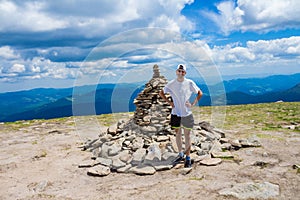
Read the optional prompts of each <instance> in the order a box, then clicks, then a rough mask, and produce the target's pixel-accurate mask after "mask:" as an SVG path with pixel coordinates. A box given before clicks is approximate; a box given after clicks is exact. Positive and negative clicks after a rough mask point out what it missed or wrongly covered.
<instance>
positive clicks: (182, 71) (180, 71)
mask: <svg viewBox="0 0 300 200" xmlns="http://www.w3.org/2000/svg"><path fill="white" fill-rule="evenodd" d="M177 71H178V72H179V73H185V71H184V70H180V69H178V70H177Z"/></svg>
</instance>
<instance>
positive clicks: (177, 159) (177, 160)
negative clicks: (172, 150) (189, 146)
mask: <svg viewBox="0 0 300 200" xmlns="http://www.w3.org/2000/svg"><path fill="white" fill-rule="evenodd" d="M182 160H184V157H183V156H180V155H178V156H177V157H176V158H175V159H174V160H173V161H172V164H173V166H175V165H177V164H178V163H180V162H181V161H182Z"/></svg>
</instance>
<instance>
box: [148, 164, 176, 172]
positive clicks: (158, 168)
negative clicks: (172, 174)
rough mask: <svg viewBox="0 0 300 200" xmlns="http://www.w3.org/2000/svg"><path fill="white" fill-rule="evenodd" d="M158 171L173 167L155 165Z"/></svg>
mask: <svg viewBox="0 0 300 200" xmlns="http://www.w3.org/2000/svg"><path fill="white" fill-rule="evenodd" d="M153 167H154V169H155V170H156V171H164V170H169V169H172V168H173V165H154V166H153Z"/></svg>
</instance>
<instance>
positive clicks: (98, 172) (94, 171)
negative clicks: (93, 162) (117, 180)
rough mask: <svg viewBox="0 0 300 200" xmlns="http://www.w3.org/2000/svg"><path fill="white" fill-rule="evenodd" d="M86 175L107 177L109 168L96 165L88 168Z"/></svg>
mask: <svg viewBox="0 0 300 200" xmlns="http://www.w3.org/2000/svg"><path fill="white" fill-rule="evenodd" d="M87 174H88V175H90V176H107V175H109V174H110V168H109V167H106V166H103V165H97V166H94V167H92V168H89V170H88V172H87Z"/></svg>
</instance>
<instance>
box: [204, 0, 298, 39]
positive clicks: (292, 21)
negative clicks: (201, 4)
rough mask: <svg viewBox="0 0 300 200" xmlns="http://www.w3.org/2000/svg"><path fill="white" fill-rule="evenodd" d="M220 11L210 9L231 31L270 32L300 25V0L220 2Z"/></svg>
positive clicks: (217, 20) (227, 29)
mask: <svg viewBox="0 0 300 200" xmlns="http://www.w3.org/2000/svg"><path fill="white" fill-rule="evenodd" d="M216 7H217V9H218V10H219V14H216V13H213V12H206V13H205V15H207V16H208V17H210V18H211V19H212V20H213V21H214V22H215V23H216V24H217V25H218V26H219V27H220V29H221V31H222V32H223V33H224V34H225V35H228V34H229V33H230V32H233V31H257V32H268V31H272V30H285V29H287V28H299V27H300V1H298V0H288V1H287V0H276V1H275V0H265V1H261V0H238V1H237V3H236V4H235V3H234V2H233V1H232V0H229V1H225V2H221V3H219V4H217V5H216Z"/></svg>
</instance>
